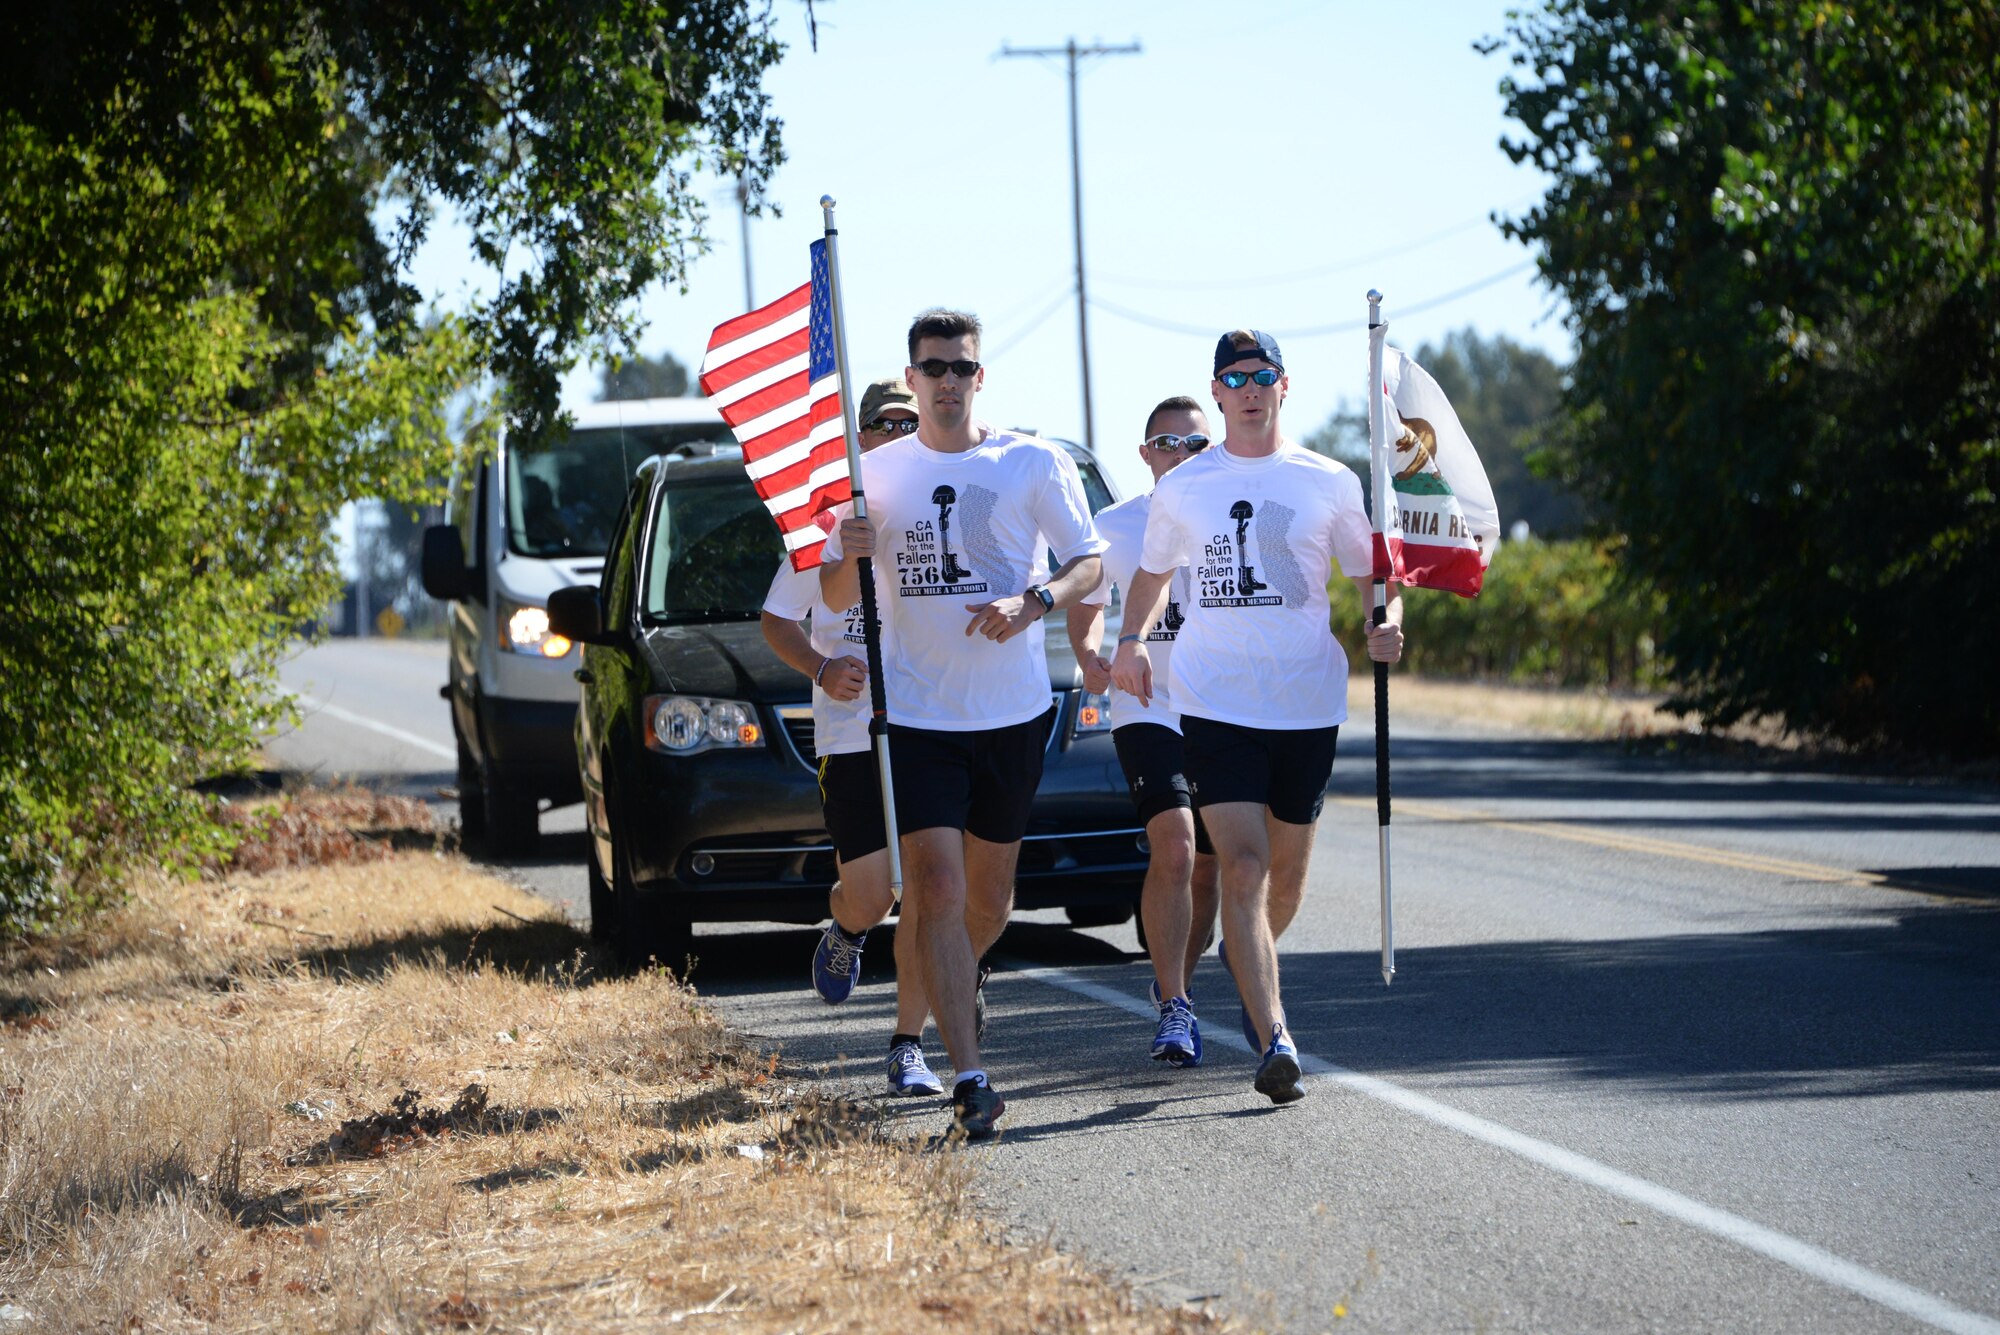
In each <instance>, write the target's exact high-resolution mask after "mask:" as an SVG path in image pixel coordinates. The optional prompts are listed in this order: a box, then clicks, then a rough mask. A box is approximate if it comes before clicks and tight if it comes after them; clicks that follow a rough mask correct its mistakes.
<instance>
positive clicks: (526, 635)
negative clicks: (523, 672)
mask: <svg viewBox="0 0 2000 1335" xmlns="http://www.w3.org/2000/svg"><path fill="white" fill-rule="evenodd" d="M495 610H496V611H497V612H498V613H499V617H498V620H499V622H500V647H501V648H502V649H503V650H505V651H506V652H507V653H510V654H527V655H529V656H530V657H534V658H561V657H562V656H563V655H564V654H566V653H568V652H569V651H570V649H571V647H572V646H571V644H570V642H569V641H568V640H566V639H564V638H563V637H562V636H560V635H555V634H551V633H550V631H549V609H548V608H546V607H543V606H542V605H541V604H539V603H522V602H516V601H515V600H514V599H512V598H509V597H506V596H505V595H502V596H501V597H500V598H499V600H498V605H497V607H496V608H495Z"/></svg>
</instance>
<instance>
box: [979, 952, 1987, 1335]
mask: <svg viewBox="0 0 2000 1335" xmlns="http://www.w3.org/2000/svg"><path fill="white" fill-rule="evenodd" d="M998 962H1000V961H997V960H996V963H998ZM1005 965H1006V967H1007V968H1008V969H1009V970H1012V971H1014V972H1016V973H1018V974H1019V975H1020V976H1022V977H1024V978H1032V979H1034V980H1035V981H1037V982H1041V983H1047V984H1048V985H1049V986H1051V987H1059V988H1063V989H1064V990H1066V991H1069V992H1074V993H1076V994H1077V995H1079V996H1084V997H1089V998H1090V999H1091V1000H1093V1001H1101V1002H1103V1003H1104V1004H1105V1005H1107V1006H1114V1007H1116V1008H1117V1009H1119V1010H1123V1011H1129V1012H1131V1013H1132V1014H1133V1015H1137V1016H1141V1017H1143V1018H1145V1019H1148V1020H1152V1019H1157V1018H1158V1016H1157V1015H1156V1013H1155V1012H1154V1010H1153V1008H1152V1006H1151V1005H1149V1004H1147V1002H1146V1001H1145V1000H1144V999H1143V998H1140V997H1135V996H1129V995H1127V994H1126V993H1124V992H1121V991H1118V990H1117V989H1116V988H1111V987H1106V986H1104V985H1103V984H1101V983H1095V982H1092V981H1091V980H1089V979H1087V978H1080V977H1078V976H1077V975H1076V974H1073V973H1071V972H1070V971H1069V970H1067V969H1055V968H1038V967H1034V966H1031V965H1028V964H1025V963H1022V962H1019V961H1011V960H1010V961H1006V962H1005ZM1217 1029H1218V1030H1222V1031H1223V1032H1218V1033H1213V1034H1206V1035H1203V1041H1204V1042H1205V1043H1207V1044H1209V1045H1211V1046H1212V1045H1214V1044H1216V1043H1218V1042H1221V1043H1224V1044H1226V1045H1227V1046H1229V1047H1233V1048H1235V1049H1236V1050H1237V1051H1239V1052H1249V1051H1250V1048H1249V1045H1248V1044H1246V1043H1245V1042H1244V1041H1243V1036H1242V1035H1241V1034H1238V1033H1236V1032H1234V1030H1233V1029H1229V1028H1228V1027H1227V1026H1223V1025H1218V1026H1217ZM1299 1066H1300V1068H1301V1069H1303V1070H1304V1071H1305V1072H1306V1073H1307V1074H1308V1075H1311V1076H1318V1077H1322V1078H1324V1079H1325V1080H1328V1081H1331V1082H1332V1083H1334V1084H1338V1085H1342V1086H1344V1087H1346V1088H1347V1089H1350V1090H1353V1091H1354V1092H1355V1093H1357V1094H1365V1095H1366V1096H1368V1097H1369V1098H1371V1099H1378V1100H1380V1101H1381V1102H1383V1103H1387V1104H1390V1105H1392V1106H1394V1107H1397V1108H1401V1109H1402V1110H1403V1111H1404V1112H1408V1113H1414V1114H1415V1115H1416V1116H1418V1117H1421V1118H1423V1119H1424V1120H1425V1121H1428V1122H1434V1123H1436V1124H1437V1125H1439V1126H1442V1127H1448V1128H1449V1129H1451V1130H1453V1131H1456V1132H1458V1133H1460V1134H1461V1135H1466V1136H1470V1137H1472V1138H1473V1139H1474V1140H1477V1141H1481V1142H1484V1143H1485V1144H1488V1145H1491V1146H1493V1147H1494V1148H1496V1149H1502V1150H1505V1151H1507V1152H1508V1153H1509V1154H1514V1155H1518V1156H1520V1157H1521V1158H1523V1159H1526V1160H1528V1161H1529V1162H1530V1163H1535V1164H1539V1165H1541V1166H1542V1167H1544V1168H1548V1169H1551V1170H1553V1171H1555V1172H1558V1173H1561V1174H1562V1175H1563V1176H1565V1177H1569V1178H1574V1179H1575V1180H1576V1181H1578V1182H1582V1183H1585V1184H1587V1185H1589V1186H1593V1187H1596V1188H1598V1189H1599V1190H1600V1191H1607V1192H1609V1193H1611V1194H1612V1195H1614V1196H1619V1197H1623V1198H1624V1199H1625V1200H1628V1201H1631V1202H1632V1203H1633V1204H1635V1205H1642V1206H1645V1207H1646V1208H1647V1209H1649V1210H1655V1211H1657V1212H1659V1213H1660V1214H1663V1215H1666V1216H1668V1217H1669V1218H1671V1219H1678V1220H1680V1221H1681V1222H1682V1223H1684V1224H1688V1225H1691V1226H1692V1227H1694V1228H1698V1229H1700V1230H1701V1231H1702V1232H1704V1233H1709V1234H1713V1235H1714V1236H1716V1237H1718V1238H1722V1239H1724V1240H1725V1241H1728V1242H1733V1243H1735V1244H1736V1245H1737V1246H1739V1247H1745V1248H1748V1249H1749V1250H1751V1251H1753V1252H1758V1253H1760V1254H1762V1255H1764V1256H1768V1257H1770V1258H1771V1259H1772V1260H1774V1261H1777V1262H1779V1263H1780V1264H1782V1265H1788V1266H1790V1267H1791V1268H1792V1269H1794V1270H1797V1271H1799V1272H1800V1273H1801V1274H1805V1275H1810V1276H1812V1277H1813V1278H1814V1279H1817V1280H1820V1281H1822V1282H1824V1283H1827V1284H1831V1285H1833V1286H1834V1287H1835V1288H1839V1289H1846V1290H1847V1291H1848V1292H1849V1293H1854V1294H1858V1295H1860V1296H1861V1297H1863V1298H1867V1299H1868V1300H1870V1301H1871V1302H1876V1303H1880V1304H1881V1305H1882V1306H1884V1307H1888V1308H1893V1309H1894V1310H1896V1311H1898V1312H1901V1313H1902V1314H1903V1315H1905V1316H1909V1317H1914V1318H1915V1319H1916V1320H1918V1321H1921V1322H1923V1323H1924V1324H1926V1325H1929V1326H1934V1327H1936V1328H1937V1329H1939V1330H1947V1331H1953V1332H1956V1333H1957V1335H2000V1321H1996V1320H1994V1319H1993V1318H1992V1317H1989V1316H1984V1315H1982V1314H1980V1313H1978V1312H1970V1311H1967V1310H1966V1309H1965V1308H1963V1307H1956V1306H1954V1305H1952V1304H1951V1303H1948V1302H1946V1301H1945V1300H1944V1299H1942V1298H1939V1297H1937V1296H1936V1295H1934V1294H1930V1293H1926V1292H1924V1291H1923V1290H1922V1289H1918V1288H1914V1287H1912V1286H1910V1285H1908V1284H1905V1283H1902V1282H1901V1281H1900V1280H1894V1279H1890V1278H1889V1277H1888V1276H1887V1275H1881V1274H1877V1273H1876V1272H1875V1271H1873V1270H1870V1269H1868V1268H1867V1267H1865V1266H1860V1265H1856V1264H1855V1263H1854V1262H1852V1261H1849V1260H1846V1259H1844V1258H1842V1257H1839V1256H1835V1255H1834V1254H1833V1253H1832V1252H1829V1251H1826V1250H1824V1249H1823V1248H1819V1247H1815V1246H1813V1245H1812V1244H1811V1243H1809V1242H1801V1241H1799V1239H1797V1238H1794V1237H1791V1236H1790V1235H1788V1234H1784V1233H1780V1232H1778V1231H1777V1230H1775V1229H1770V1228H1766V1227H1764V1226H1763V1225H1762V1224H1757V1223H1752V1222H1751V1221H1750V1220H1748V1219H1745V1218H1743V1217H1742V1216H1740V1215H1733V1214H1731V1213H1729V1212H1728V1211H1727V1210H1719V1209H1717V1208H1716V1207H1715V1206H1712V1205H1705V1204H1703V1203H1702V1202H1700V1201H1698V1200H1695V1199H1694V1198H1693V1197H1691V1196H1683V1195H1681V1194H1680V1193H1679V1192H1677V1191H1673V1190H1670V1189H1669V1188H1666V1187H1663V1186H1660V1185H1659V1184H1657V1183H1654V1182H1648V1181H1647V1180H1646V1179H1645V1178H1642V1177H1634V1176H1633V1175H1632V1174H1630V1173H1625V1172H1621V1171H1619V1170H1618V1169H1616V1168H1612V1167H1610V1166H1609V1165H1608V1164H1601V1163H1599V1162H1597V1161H1596V1160H1595V1159H1588V1158H1585V1157H1584V1156H1583V1155H1581V1154H1577V1153H1574V1152H1573V1151H1570V1150H1566V1149H1564V1148H1563V1147H1562V1146H1560V1145H1551V1144H1550V1143H1549V1142H1547V1141H1545V1140H1536V1139H1535V1138H1534V1137H1533V1136H1524V1135H1522V1134H1521V1133H1520V1132H1519V1131H1516V1130H1514V1129H1513V1128H1511V1127H1506V1126H1502V1125H1501V1124H1500V1123H1498V1122H1490V1121H1488V1120H1486V1119H1485V1118H1484V1117H1475V1116H1473V1115H1472V1114H1471V1113H1467V1112H1460V1111H1459V1110H1458V1109H1456V1108H1453V1107H1450V1106H1449V1105H1447V1104H1443V1103H1439V1102H1438V1101H1437V1100H1436V1099H1432V1098H1427V1097H1425V1096H1424V1095H1422V1094H1418V1093H1414V1092H1412V1091H1411V1090H1407V1089H1404V1088H1403V1087H1402V1086H1400V1085H1392V1084H1390V1083H1389V1082H1388V1081H1386V1080H1378V1079H1376V1078H1375V1077H1374V1076H1369V1075H1362V1074H1361V1073H1360V1072H1359V1071H1350V1070H1348V1069H1347V1068H1346V1067H1344V1066H1336V1065H1335V1064H1334V1063H1332V1062H1329V1061H1322V1060H1321V1059H1320V1058H1318V1057H1314V1056H1311V1055H1310V1054H1307V1053H1304V1052H1301V1053H1300V1054H1299Z"/></svg>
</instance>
